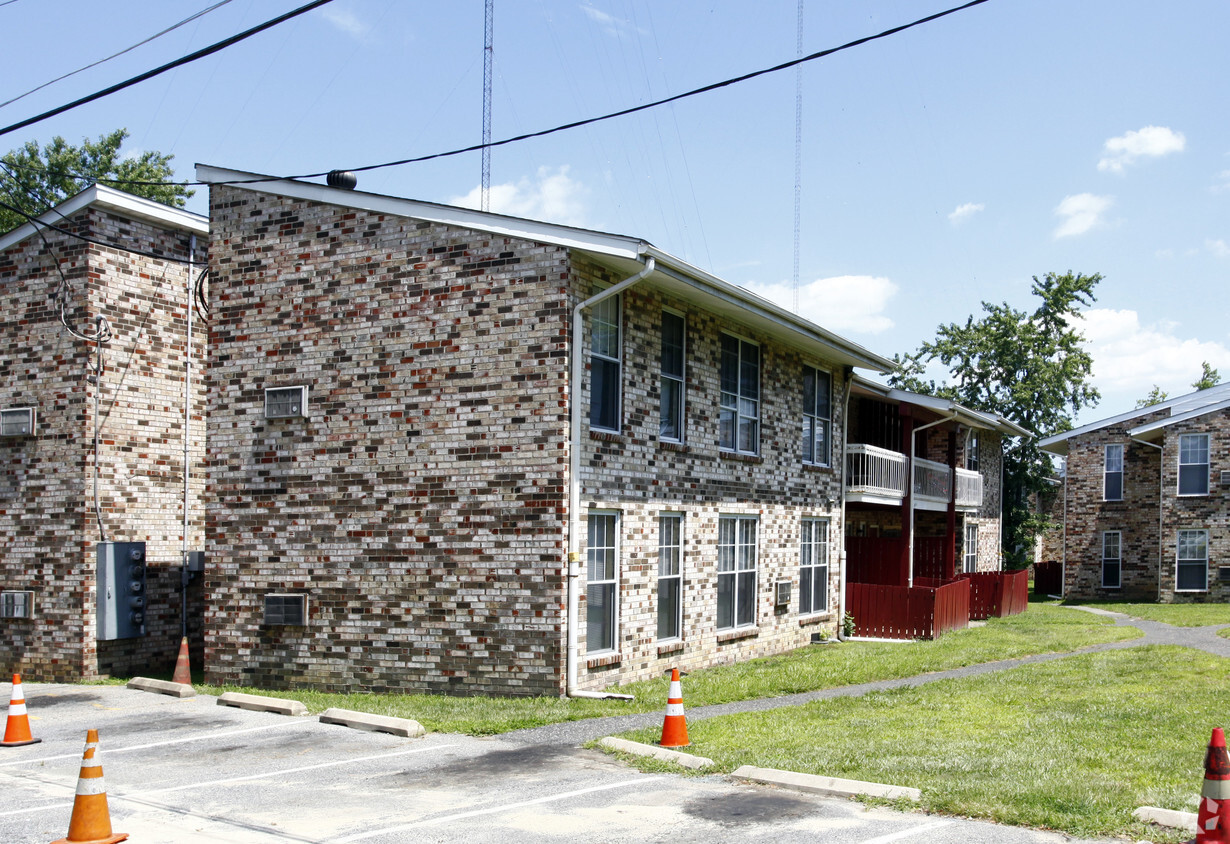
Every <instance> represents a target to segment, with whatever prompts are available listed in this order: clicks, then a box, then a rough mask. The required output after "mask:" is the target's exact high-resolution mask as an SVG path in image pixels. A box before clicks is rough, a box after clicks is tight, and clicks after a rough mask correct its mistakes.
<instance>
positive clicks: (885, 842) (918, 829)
mask: <svg viewBox="0 0 1230 844" xmlns="http://www.w3.org/2000/svg"><path fill="white" fill-rule="evenodd" d="M954 823H956V821H936V822H935V823H928V824H923V825H922V826H912V827H910V828H909V829H903V830H901V831H900V832H890V833H889V834H888V835H881V836H879V837H878V838H868V839H867V840H866V841H861V842H859V844H889V842H891V841H903V840H905V839H906V838H914V837H916V836H919V835H922V834H923V833H924V832H930V831H931V830H933V829H939V828H940V827H942V826H950V825H951V824H954Z"/></svg>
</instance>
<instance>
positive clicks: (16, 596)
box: [0, 591, 34, 618]
mask: <svg viewBox="0 0 1230 844" xmlns="http://www.w3.org/2000/svg"><path fill="white" fill-rule="evenodd" d="M0 618H34V593H33V592H28V591H21V592H19V591H13V592H0Z"/></svg>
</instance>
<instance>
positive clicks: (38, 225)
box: [0, 200, 193, 267]
mask: <svg viewBox="0 0 1230 844" xmlns="http://www.w3.org/2000/svg"><path fill="white" fill-rule="evenodd" d="M0 208H3V209H5V210H6V211H12V212H13V213H14V214H20V215H21V216H23V217H25V218H26V220H27V221H28V222H29V223H30V224H31V225H33V226H34V228H35V230H36V231H37V232H38V233H39V236H40V237H42V238H43V243H44V244H46V243H47V238H46V236H45V235H43V229H51V230H52V231H53V232H59V233H60V234H62V235H66V236H68V237H72V238H76V239H77V240H80V241H84V242H85V243H92V244H93V245H95V246H102V247H104V248H106V249H118V250H120V251H122V252H131V253H132V254H134V255H140V256H142V257H144V258H156V259H157V260H159V261H169V262H170V263H172V264H191V263H193V262H192V261H190V260H188V259H187V258H176V257H175V256H173V255H159V254H158V253H157V252H146V251H145V250H143V249H134V248H133V247H131V246H124V245H122V244H118V243H107V242H106V241H102V240H95V239H94V238H92V237H86V236H85V235H83V234H78V233H77V232H74V231H69V230H68V229H66V228H62V227H60V226H57V225H54V224H53V223H45V222H43V221H42V220H40V219H39V218H38V217H36V216H34V215H33V214H31V213H29V212H28V211H23V210H21V209H20V208H18V207H17V206H15V205H9V204H8V203H7V202H4V201H3V200H0ZM51 210H52V211H54V210H55V209H54V208H53V209H51ZM60 216H61V217H63V216H64V215H63V214H61V215H60ZM47 248H48V249H50V248H51V247H50V245H48V247H47ZM57 267H58V265H57Z"/></svg>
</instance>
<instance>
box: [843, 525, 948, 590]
mask: <svg viewBox="0 0 1230 844" xmlns="http://www.w3.org/2000/svg"><path fill="white" fill-rule="evenodd" d="M904 543H905V540H904V539H901V538H899V537H892V538H887V537H882V536H847V537H846V579H847V580H848V581H850V582H851V583H880V584H883V585H885V586H904V585H905V582H904V576H903V574H902V569H901V557H902V554H903V553H904V549H903V548H902V545H903V544H904ZM943 576H944V538H943V537H942V536H939V537H933V536H916V537H914V582H915V583H917V582H918V578H920V577H928V578H932V579H937V580H938V579H940V578H943Z"/></svg>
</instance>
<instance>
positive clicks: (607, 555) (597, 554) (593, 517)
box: [585, 511, 619, 653]
mask: <svg viewBox="0 0 1230 844" xmlns="http://www.w3.org/2000/svg"><path fill="white" fill-rule="evenodd" d="M588 523H589V542H588V545H587V550H586V559H587V563H588V567H587V570H586V573H587V575H588V579H587V581H586V588H585V603H586V610H585V611H586V619H585V620H586V648H587V650H588V651H589V653H595V652H598V651H613V650H615V624H616V621H617V619H618V613H617V612H616V607H617V599H618V596H619V534H618V531H619V514H618V513H604V512H594V511H591V512H590V514H589V518H588Z"/></svg>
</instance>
